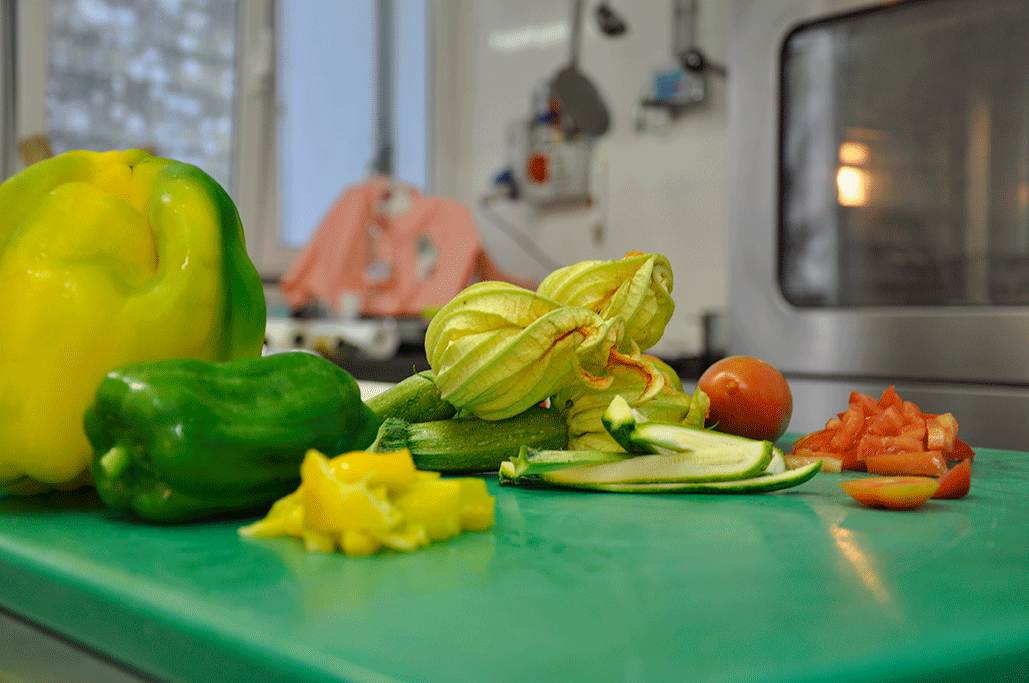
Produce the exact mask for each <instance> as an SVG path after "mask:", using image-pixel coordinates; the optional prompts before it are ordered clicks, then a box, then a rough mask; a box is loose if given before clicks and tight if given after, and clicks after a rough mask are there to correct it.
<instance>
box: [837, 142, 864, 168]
mask: <svg viewBox="0 0 1029 683" xmlns="http://www.w3.org/2000/svg"><path fill="white" fill-rule="evenodd" d="M871 156H872V152H871V150H870V149H869V148H868V145H867V144H865V143H864V142H853V141H847V142H841V143H840V151H839V158H840V163H841V164H846V165H847V166H863V165H865V164H867V163H868V160H869V158H870V157H871Z"/></svg>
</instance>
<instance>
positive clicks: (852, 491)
mask: <svg viewBox="0 0 1029 683" xmlns="http://www.w3.org/2000/svg"><path fill="white" fill-rule="evenodd" d="M840 488H841V489H843V490H844V491H846V492H847V494H848V495H849V496H850V497H852V498H853V499H854V500H856V501H858V502H860V503H861V504H862V505H867V506H869V507H883V508H889V509H892V510H908V509H911V508H915V507H918V506H919V505H921V504H922V503H924V502H925V501H927V500H929V497H930V496H932V495H933V494H934V493H936V490H937V488H939V485H938V484H937V482H936V480H935V479H933V478H932V477H864V478H862V479H850V480H848V481H841V482H840Z"/></svg>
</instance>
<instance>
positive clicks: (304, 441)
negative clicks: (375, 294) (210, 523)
mask: <svg viewBox="0 0 1029 683" xmlns="http://www.w3.org/2000/svg"><path fill="white" fill-rule="evenodd" d="M380 424H381V419H380V418H379V417H378V416H376V415H375V413H374V412H372V410H371V408H369V407H368V406H366V405H365V404H364V403H363V402H362V400H361V392H360V390H359V388H358V386H357V382H356V381H355V380H354V378H353V377H351V376H350V375H349V374H348V373H347V372H346V371H344V370H343V369H341V368H339V367H338V366H336V365H334V364H333V363H332V362H330V361H328V360H326V359H325V358H322V357H320V356H316V355H314V354H310V353H305V352H301V351H296V352H290V353H281V354H274V355H271V356H266V357H264V358H243V359H239V360H233V361H225V362H220V363H215V362H205V361H198V360H178V359H170V360H159V361H148V362H147V361H144V362H137V363H130V364H128V365H125V366H123V367H121V368H118V369H116V370H114V371H112V372H110V373H108V374H107V376H106V377H105V378H104V379H103V381H102V382H100V386H99V387H98V388H97V391H96V396H95V400H94V402H93V404H92V405H91V406H90V407H89V408H88V409H87V410H86V414H85V431H86V435H87V436H88V438H89V441H90V443H91V444H92V447H93V451H94V455H93V458H92V460H91V471H92V474H93V480H94V482H95V484H96V490H97V493H98V494H99V495H100V498H101V499H102V500H103V501H104V503H106V504H107V505H108V506H109V507H111V508H114V509H117V510H126V511H132V512H134V513H135V514H136V515H138V516H139V517H140V518H142V519H145V520H148V521H158V522H179V521H190V520H197V519H203V518H207V517H212V516H216V515H222V514H227V513H242V512H245V511H249V510H253V509H256V508H259V507H261V506H267V505H271V503H273V502H274V501H275V500H277V499H279V498H281V497H282V496H284V495H285V494H287V493H289V492H290V491H293V490H295V489H296V488H297V485H298V484H299V482H300V465H301V463H302V462H303V459H304V455H305V454H306V453H307V451H308V450H310V449H316V450H318V451H320V452H322V453H326V454H332V455H338V454H340V453H344V452H348V451H352V450H363V449H364V448H366V447H367V446H369V445H370V444H371V443H372V441H374V439H375V435H376V432H377V430H378V428H379V425H380Z"/></svg>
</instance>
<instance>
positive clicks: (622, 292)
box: [536, 251, 675, 351]
mask: <svg viewBox="0 0 1029 683" xmlns="http://www.w3.org/2000/svg"><path fill="white" fill-rule="evenodd" d="M536 291H537V292H538V293H539V294H542V295H543V296H546V297H549V298H551V299H553V300H555V301H557V302H559V303H562V304H566V305H569V306H582V307H583V308H588V309H589V310H591V311H594V312H595V313H597V314H599V315H600V316H601V317H603V318H605V319H607V318H611V317H614V316H618V317H620V318H622V319H624V320H625V339H626V340H627V341H628V340H632V341H634V342H636V345H637V346H638V347H639V348H640V349H641V350H643V351H646V350H647V349H649V348H650V347H651V346H653V345H654V344H656V343H657V342H658V341H659V340H660V339H661V335H663V334H664V331H665V327H666V326H667V325H668V321H669V320H670V319H671V317H672V312H673V311H674V310H675V303H674V302H673V301H672V294H671V292H672V268H671V266H670V265H669V263H668V259H667V258H665V257H664V256H661V255H660V254H644V253H642V252H638V251H634V252H629V253H628V254H626V255H625V258H622V259H618V260H613V261H582V262H580V263H577V264H574V265H571V266H567V267H565V268H560V269H558V270H555V271H554V272H553V273H551V274H550V275H548V276H547V277H546V278H545V279H544V280H543V282H541V283H540V285H539V287H538V288H537V289H536Z"/></svg>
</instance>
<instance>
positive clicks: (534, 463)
mask: <svg viewBox="0 0 1029 683" xmlns="http://www.w3.org/2000/svg"><path fill="white" fill-rule="evenodd" d="M633 457H636V456H633V455H632V454H630V453H618V452H607V451H560V450H544V449H539V448H532V447H530V446H522V447H521V448H520V449H519V451H518V455H516V456H514V457H513V458H511V459H510V460H508V461H505V462H504V463H503V464H502V465H501V466H502V467H503V466H505V465H506V466H507V467H506V470H507V472H508V474H509V475H510V476H514V477H520V476H521V475H523V474H539V473H541V472H551V471H553V470H559V469H563V468H568V467H577V466H580V465H599V464H602V463H615V462H621V461H623V460H626V459H628V458H633Z"/></svg>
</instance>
